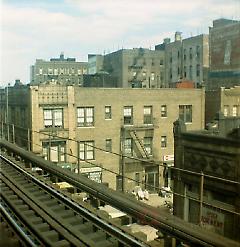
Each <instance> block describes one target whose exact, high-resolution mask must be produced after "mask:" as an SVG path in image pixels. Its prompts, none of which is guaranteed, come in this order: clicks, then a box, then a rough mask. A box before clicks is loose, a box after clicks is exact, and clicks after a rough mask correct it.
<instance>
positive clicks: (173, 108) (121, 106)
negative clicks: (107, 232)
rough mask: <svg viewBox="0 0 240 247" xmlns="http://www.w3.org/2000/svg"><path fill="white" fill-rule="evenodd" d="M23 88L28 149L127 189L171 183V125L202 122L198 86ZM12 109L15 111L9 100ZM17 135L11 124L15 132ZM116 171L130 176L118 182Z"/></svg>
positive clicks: (202, 99) (194, 126) (191, 126)
mask: <svg viewBox="0 0 240 247" xmlns="http://www.w3.org/2000/svg"><path fill="white" fill-rule="evenodd" d="M11 90H13V91H14V90H15V89H14V88H12V89H11ZM24 90H26V91H27V94H28V97H29V101H28V102H29V103H28V105H27V107H29V116H30V121H29V126H28V127H29V128H31V129H32V132H31V134H32V135H31V138H32V145H31V149H32V151H33V152H36V153H38V154H41V155H43V156H44V157H46V158H47V159H50V160H52V161H53V162H56V163H58V164H59V165H63V166H65V167H66V165H68V166H69V167H70V169H72V170H73V171H75V172H78V168H79V171H80V172H81V173H85V174H86V176H88V177H90V178H92V179H95V180H96V181H98V182H104V183H107V184H108V185H109V186H110V187H112V188H117V189H121V186H122V185H124V190H128V191H129V190H132V189H133V187H134V186H136V185H140V186H142V187H143V188H145V185H144V183H146V184H147V185H146V187H147V189H149V190H151V191H154V190H158V187H159V186H163V185H165V186H171V184H170V178H171V175H170V172H168V165H173V160H172V158H173V131H172V123H173V122H174V121H175V120H176V119H177V118H179V117H180V118H181V119H183V120H184V121H185V122H186V125H187V129H189V130H194V129H201V128H203V126H204V114H205V113H204V105H205V94H204V90H203V89H149V90H146V89H121V88H116V89H106V88H81V87H77V86H75V87H74V86H60V85H58V86H57V85H38V86H29V87H25V89H24ZM9 97H10V95H9ZM15 97H17V95H15ZM5 105H6V104H5V103H4V102H3V104H2V106H3V110H4V106H5ZM9 107H10V106H9ZM11 107H12V108H11V109H12V111H15V109H16V108H15V109H14V104H13V105H12V106H11ZM9 122H10V123H14V121H13V120H12V119H9ZM18 132H20V130H17V128H15V136H17V135H18ZM50 136H51V137H50ZM15 139H16V138H15ZM49 147H51V148H49ZM95 147H96V148H95ZM111 152H113V153H115V154H113V153H111ZM67 154H69V155H67ZM117 154H120V155H117ZM123 156H126V157H123ZM77 157H79V158H80V162H77ZM166 160H169V161H168V162H169V164H167V161H166ZM163 161H164V162H165V161H166V165H165V167H162V165H163ZM109 171H112V172H114V173H111V172H109ZM122 173H123V174H124V176H126V177H128V178H130V179H127V178H125V179H124V183H122V180H121V178H122V177H121V175H122ZM163 176H164V177H163ZM167 178H168V179H167ZM131 179H132V180H131Z"/></svg>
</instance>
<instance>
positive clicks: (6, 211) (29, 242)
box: [0, 198, 38, 247]
mask: <svg viewBox="0 0 240 247" xmlns="http://www.w3.org/2000/svg"><path fill="white" fill-rule="evenodd" d="M4 204H5V203H4V202H3V200H2V198H1V203H0V211H1V214H2V216H3V217H4V219H6V221H7V222H8V224H10V225H11V227H12V229H13V231H14V233H15V234H16V235H17V236H18V237H19V238H20V239H21V240H22V241H23V242H24V244H26V245H27V246H31V247H37V246H38V245H37V244H36V243H35V242H34V241H33V240H32V238H31V237H30V236H29V235H28V234H27V233H26V232H25V231H24V228H23V227H21V226H20V225H19V224H18V223H17V221H16V219H15V218H14V217H13V215H12V214H11V213H10V212H9V209H8V208H7V206H6V205H5V206H4Z"/></svg>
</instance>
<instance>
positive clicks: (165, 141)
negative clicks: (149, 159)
mask: <svg viewBox="0 0 240 247" xmlns="http://www.w3.org/2000/svg"><path fill="white" fill-rule="evenodd" d="M166 147H167V136H161V148H166Z"/></svg>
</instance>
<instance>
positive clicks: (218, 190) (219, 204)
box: [173, 114, 240, 241]
mask: <svg viewBox="0 0 240 247" xmlns="http://www.w3.org/2000/svg"><path fill="white" fill-rule="evenodd" d="M184 127H185V126H184V124H182V123H181V121H177V122H175V128H174V136H175V137H174V142H175V145H174V149H175V151H174V155H175V167H176V168H180V169H181V170H176V172H175V173H174V192H175V193H176V194H175V195H174V203H173V206H174V214H175V215H176V216H178V217H180V218H182V219H184V220H186V221H188V222H191V223H195V224H200V225H201V226H202V227H204V228H206V229H208V230H209V231H213V232H216V233H219V234H221V235H223V236H225V237H228V238H230V239H233V240H237V241H240V236H239V232H240V228H239V227H240V118H239V117H238V118H234V117H226V118H225V117H224V116H222V115H221V114H220V115H219V119H218V121H217V123H216V125H215V126H213V127H212V128H211V129H210V130H205V131H186V129H185V128H184ZM179 195H182V196H179Z"/></svg>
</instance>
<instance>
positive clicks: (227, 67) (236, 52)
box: [207, 18, 240, 90]
mask: <svg viewBox="0 0 240 247" xmlns="http://www.w3.org/2000/svg"><path fill="white" fill-rule="evenodd" d="M209 51H210V55H209V57H210V72H209V82H208V84H207V89H208V90H210V89H216V88H219V87H233V86H236V85H240V21H236V20H228V19H223V18H221V19H217V20H214V21H213V26H212V27H209Z"/></svg>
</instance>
